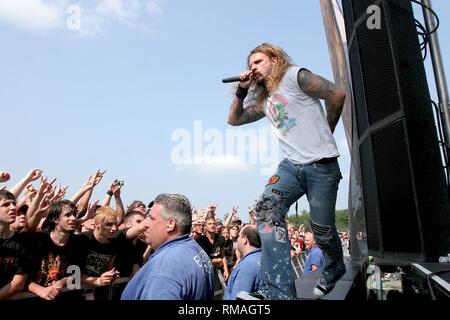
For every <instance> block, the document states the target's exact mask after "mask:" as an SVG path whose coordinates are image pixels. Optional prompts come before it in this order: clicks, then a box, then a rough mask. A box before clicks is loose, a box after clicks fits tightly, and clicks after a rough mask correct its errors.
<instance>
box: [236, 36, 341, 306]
mask: <svg viewBox="0 0 450 320" xmlns="http://www.w3.org/2000/svg"><path fill="white" fill-rule="evenodd" d="M247 64H248V70H246V71H244V72H242V73H241V74H240V82H239V85H238V87H237V89H236V94H235V98H234V99H233V102H232V103H231V106H230V110H229V113H228V123H229V124H230V125H233V126H240V125H243V124H246V123H250V122H254V121H257V120H259V119H261V118H263V117H264V116H267V118H268V119H269V122H270V124H271V125H272V127H273V129H274V130H273V131H274V133H275V134H276V136H277V137H278V139H279V142H280V148H281V155H282V161H281V162H280V164H279V166H278V168H277V170H276V172H275V174H274V175H273V176H272V177H271V178H270V179H269V181H268V182H267V184H266V186H265V190H264V192H263V194H262V195H261V197H260V199H259V200H258V202H257V204H256V207H255V210H256V217H257V225H258V231H259V234H260V237H261V241H262V256H261V276H262V281H261V285H260V291H258V293H259V294H261V295H262V296H264V297H265V298H266V299H295V298H296V290H295V285H294V275H293V270H292V265H291V262H290V242H289V240H288V234H287V228H286V222H285V216H286V214H287V212H288V211H289V207H290V206H291V205H292V204H293V203H294V202H295V201H297V200H298V199H299V198H300V197H302V196H303V195H304V194H306V196H307V198H308V202H309V206H310V219H311V228H312V231H313V233H314V238H315V239H316V241H317V245H318V246H319V247H320V249H322V251H323V254H324V260H325V261H324V269H323V277H321V278H320V279H319V280H318V282H317V284H316V286H315V288H314V292H313V293H314V295H315V296H316V297H321V296H323V295H325V294H327V293H329V292H330V291H331V290H332V289H333V288H334V286H335V284H336V282H337V281H338V280H339V279H340V278H341V277H342V276H343V275H344V273H345V265H344V262H343V255H342V247H341V242H340V239H339V236H338V233H337V231H336V226H335V205H336V195H337V190H338V185H339V181H340V180H341V178H342V175H341V172H340V169H339V164H338V162H337V157H338V156H339V152H338V150H337V146H336V142H335V140H334V138H333V131H334V129H335V127H336V124H337V122H338V120H339V117H340V115H341V112H342V108H343V105H344V100H345V91H344V90H343V89H341V88H338V87H336V86H335V85H334V84H333V83H332V82H330V81H328V80H326V79H324V78H322V77H320V76H318V75H316V74H314V73H312V72H310V71H309V70H307V69H304V68H300V67H297V66H295V65H293V64H292V62H291V59H290V57H289V56H288V55H287V54H286V53H285V52H284V51H283V49H281V48H280V47H278V46H276V45H273V44H268V43H263V44H261V45H260V46H258V47H256V48H255V49H253V50H252V51H251V52H250V55H249V56H248V58H247ZM319 99H323V100H324V101H325V106H326V114H325V112H324V110H323V108H322V105H321V103H320V101H319Z"/></svg>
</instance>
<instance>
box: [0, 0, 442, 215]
mask: <svg viewBox="0 0 450 320" xmlns="http://www.w3.org/2000/svg"><path fill="white" fill-rule="evenodd" d="M444 2H445V1H443V0H439V1H433V5H434V9H435V10H436V11H437V13H438V15H439V17H440V19H441V26H440V28H439V37H440V41H441V47H442V48H441V49H442V56H443V58H444V63H445V66H446V73H447V75H449V74H450V72H449V68H448V61H447V60H448V57H450V54H449V53H450V44H449V43H448V40H447V39H449V38H450V37H449V31H450V26H449V25H450V19H449V18H450V9H449V7H448V6H445V5H444ZM73 6H76V8H78V9H79V17H80V20H79V21H80V24H79V28H77V27H75V28H74V27H73V26H74V25H73V24H70V23H71V22H73V21H74V20H71V19H73V18H74V14H73V11H71V8H72V9H73ZM416 13H417V17H418V18H419V19H420V20H421V19H422V13H421V10H416ZM0 38H1V39H2V52H1V55H0V57H1V59H0V70H1V73H0V105H1V114H2V116H1V119H2V126H1V128H2V133H3V134H4V135H5V137H7V138H4V139H2V144H3V148H2V150H3V152H2V160H1V162H0V170H4V171H7V172H10V173H11V175H12V179H11V181H10V182H9V183H8V185H12V184H13V183H15V182H17V181H18V180H19V179H20V178H21V177H22V176H23V175H24V174H25V173H26V172H27V171H28V170H29V169H31V168H33V167H38V168H41V169H43V170H44V171H45V174H46V175H47V176H49V177H58V178H59V180H60V181H61V182H62V183H63V185H69V190H68V194H69V195H71V194H73V193H74V192H75V191H76V190H77V189H78V188H79V186H80V185H81V184H82V183H83V182H84V181H85V180H86V179H87V177H88V176H89V174H91V173H93V172H95V171H96V170H97V169H107V170H108V172H107V174H106V175H105V178H104V179H103V181H102V182H101V184H100V185H99V186H98V187H97V190H96V191H95V193H94V198H102V197H103V195H104V193H105V192H106V190H107V188H108V186H109V184H110V183H111V182H112V181H113V180H114V179H115V178H119V179H121V180H125V186H124V188H123V192H122V194H123V199H124V202H125V203H129V202H131V201H132V200H134V199H141V200H144V201H145V202H149V201H150V200H152V199H153V198H154V197H155V196H156V195H157V194H159V193H161V192H179V193H183V194H185V195H187V196H188V197H189V198H190V199H191V201H192V203H193V205H194V206H195V207H197V208H199V207H206V206H207V205H208V203H210V202H214V203H219V208H218V214H219V216H223V215H224V214H225V213H226V212H229V211H230V210H231V208H232V206H235V205H237V206H239V208H240V210H239V215H240V216H241V217H243V218H244V219H247V217H248V216H247V209H248V207H249V206H250V205H252V204H253V203H254V200H255V199H257V197H258V196H259V194H260V193H261V192H262V191H263V188H264V185H265V182H266V181H267V180H268V178H269V175H262V174H261V165H258V164H256V165H252V164H248V163H245V161H244V163H242V161H240V160H239V159H238V158H237V155H236V154H227V153H226V152H224V154H222V155H220V156H218V159H216V160H217V161H218V162H217V163H216V164H209V165H204V166H195V165H184V166H179V165H176V164H175V163H174V162H173V161H172V151H173V148H174V147H175V146H176V145H177V141H173V140H172V139H171V138H172V135H173V134H174V132H180V130H184V131H183V132H188V133H190V134H191V138H192V141H191V142H192V144H194V143H195V142H194V139H195V138H196V139H199V137H198V135H197V136H195V135H194V126H195V123H198V122H196V121H201V126H202V129H203V133H205V132H209V133H215V134H216V137H217V134H219V136H220V134H222V135H223V137H225V135H226V130H227V129H228V130H230V129H233V128H232V127H230V126H229V125H227V124H226V118H227V112H228V106H229V104H230V102H231V98H232V95H231V93H230V92H231V88H232V86H231V85H224V84H222V83H221V81H220V80H221V79H222V78H223V77H227V76H233V75H237V74H239V73H240V72H241V71H242V70H243V69H244V68H245V59H246V57H247V54H248V52H249V51H250V50H251V49H252V48H253V47H255V46H257V45H258V44H260V43H262V42H273V43H276V44H278V45H280V46H281V47H283V48H284V49H285V50H286V51H287V52H288V53H289V55H290V56H291V57H292V58H293V60H294V62H295V63H296V64H298V65H301V66H304V67H307V68H309V69H310V70H312V71H314V72H315V73H318V74H320V75H322V76H324V77H326V78H329V79H333V76H332V70H331V65H330V59H329V56H328V49H327V44H326V39H325V34H324V29H323V22H322V16H321V11H320V6H319V1H298V0H296V1H274V0H258V1H256V0H248V1H237V0H228V1H206V0H196V1H174V0H157V1H150V0H147V1H138V0H90V1H71V0H52V1H50V0H48V1H45V0H22V1H13V0H11V1H10V0H0ZM429 71H430V68H429V61H428V62H427V72H428V77H429V82H430V89H431V94H432V97H434V98H435V97H436V94H435V91H434V83H433V80H432V78H431V76H432V74H431V73H430V72H429ZM430 79H431V80H430ZM267 126H268V123H267V120H265V119H263V120H261V121H259V122H257V123H254V124H250V125H247V126H246V127H242V129H244V130H247V129H250V130H257V129H265V128H267ZM186 130H187V131H186ZM208 130H209V131H208ZM211 130H213V131H211ZM214 130H216V131H214ZM217 130H218V131H217ZM194 136H195V137H194ZM206 138H207V137H205V136H204V135H202V136H200V142H201V143H202V146H203V147H206V146H207V145H208V142H207V141H203V142H202V139H206ZM335 138H336V141H337V143H338V147H339V150H340V152H341V157H340V160H339V162H340V165H341V170H342V173H343V175H344V179H343V180H342V182H341V185H340V190H339V193H338V201H337V208H338V209H344V208H347V196H348V191H347V189H348V174H349V173H348V172H349V166H350V162H349V155H348V149H347V147H346V142H345V135H344V130H343V128H342V124H341V123H340V124H339V125H338V128H337V130H336V132H335ZM224 139H225V138H224ZM223 142H224V143H226V141H225V140H224V141H223ZM246 150H247V151H248V152H251V151H252V150H253V151H255V146H254V145H248V146H247V149H246ZM249 150H250V151H249ZM191 155H192V156H195V153H194V151H193V150H192V152H191ZM200 155H202V154H200ZM225 160H230V162H231V165H229V164H228V165H226V164H224V161H225ZM233 161H234V162H233ZM292 209H293V208H292ZM299 209H300V210H302V209H307V210H308V204H307V201H306V199H302V200H301V201H300V202H299Z"/></svg>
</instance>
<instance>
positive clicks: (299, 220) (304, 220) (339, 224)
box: [287, 209, 349, 232]
mask: <svg viewBox="0 0 450 320" xmlns="http://www.w3.org/2000/svg"><path fill="white" fill-rule="evenodd" d="M287 219H288V220H289V222H291V223H293V224H294V225H295V227H297V228H298V227H299V226H300V225H302V224H303V225H304V226H305V227H306V228H307V229H308V230H311V225H310V222H309V212H308V211H306V210H302V212H301V213H300V214H299V215H298V216H297V215H295V214H292V215H289V216H288V217H287ZM336 229H337V230H338V231H340V232H347V231H348V229H349V220H348V210H347V209H344V210H336Z"/></svg>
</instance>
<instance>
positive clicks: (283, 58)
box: [247, 43, 292, 108]
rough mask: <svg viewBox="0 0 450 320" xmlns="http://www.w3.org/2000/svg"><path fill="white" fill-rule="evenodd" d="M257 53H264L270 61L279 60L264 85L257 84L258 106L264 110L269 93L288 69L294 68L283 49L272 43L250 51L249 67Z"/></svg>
mask: <svg viewBox="0 0 450 320" xmlns="http://www.w3.org/2000/svg"><path fill="white" fill-rule="evenodd" d="M255 53H263V54H265V55H266V56H268V57H269V59H272V58H277V63H276V64H275V65H274V66H273V69H272V72H271V74H270V75H269V76H268V77H267V79H266V81H265V82H264V83H256V84H255V88H254V90H255V91H254V92H255V93H256V95H257V97H258V98H257V100H256V104H257V106H258V107H259V108H262V104H263V102H264V100H266V99H267V97H268V96H269V93H270V92H272V91H273V90H275V89H276V88H277V87H278V85H279V84H280V82H281V79H283V76H284V74H285V73H286V71H287V69H288V68H289V67H290V66H292V60H291V58H290V57H289V56H288V54H287V53H286V52H284V50H283V49H281V48H280V47H279V46H276V45H274V44H271V43H263V44H261V45H259V46H257V47H256V48H255V49H253V50H252V51H250V54H249V55H248V57H247V66H249V67H250V57H251V56H252V55H253V54H255Z"/></svg>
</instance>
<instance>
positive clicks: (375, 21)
mask: <svg viewBox="0 0 450 320" xmlns="http://www.w3.org/2000/svg"><path fill="white" fill-rule="evenodd" d="M366 13H367V14H368V15H369V17H368V18H367V21H366V26H367V28H368V29H369V30H380V29H381V9H380V7H379V6H377V5H375V4H374V5H371V6H369V7H367V10H366Z"/></svg>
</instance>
